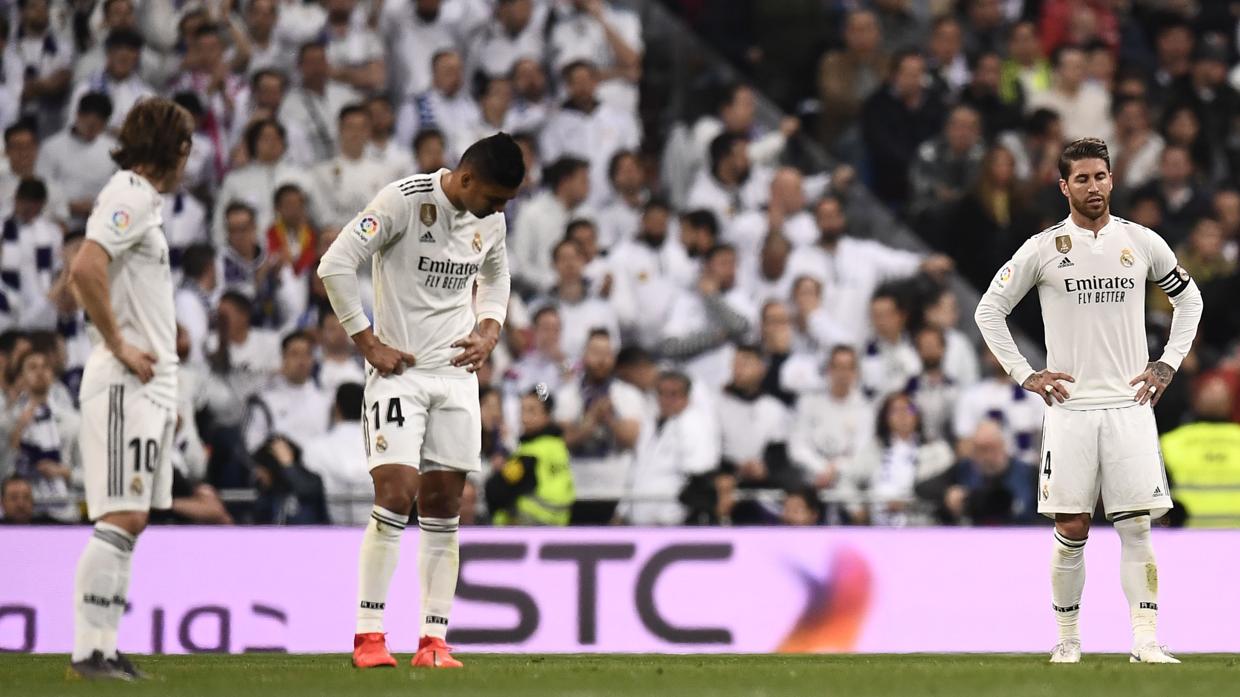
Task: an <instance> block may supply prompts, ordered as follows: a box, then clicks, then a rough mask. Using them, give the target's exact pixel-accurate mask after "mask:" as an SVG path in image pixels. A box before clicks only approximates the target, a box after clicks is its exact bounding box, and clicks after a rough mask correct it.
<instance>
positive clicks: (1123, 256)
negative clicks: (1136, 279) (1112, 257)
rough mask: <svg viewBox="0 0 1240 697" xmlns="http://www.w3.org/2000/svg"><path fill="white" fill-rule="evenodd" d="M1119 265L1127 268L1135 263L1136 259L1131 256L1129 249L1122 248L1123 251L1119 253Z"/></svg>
mask: <svg viewBox="0 0 1240 697" xmlns="http://www.w3.org/2000/svg"><path fill="white" fill-rule="evenodd" d="M1119 263H1121V264H1123V265H1124V266H1125V267H1129V266H1132V265H1133V264H1135V263H1137V258H1136V257H1134V256H1133V255H1132V250H1131V249H1129V248H1127V247H1124V251H1122V252H1120V253H1119Z"/></svg>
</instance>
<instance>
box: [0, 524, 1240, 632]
mask: <svg viewBox="0 0 1240 697" xmlns="http://www.w3.org/2000/svg"><path fill="white" fill-rule="evenodd" d="M89 534H90V533H89V530H88V529H87V528H85V527H79V528H61V529H56V528H9V529H0V560H2V562H0V651H35V652H65V651H68V650H69V649H70V646H71V643H72V639H73V627H72V624H73V615H72V601H71V592H72V585H73V574H74V568H75V565H76V562H77V556H78V553H79V551H80V550H81V547H82V545H83V544H85V542H86V540H87V537H88V536H89ZM414 535H416V531H413V530H411V531H410V532H409V534H407V535H406V537H405V541H404V549H403V551H402V554H403V557H402V563H401V566H400V567H399V569H398V571H397V573H396V578H395V580H394V582H393V584H392V593H391V597H390V599H389V602H388V608H387V629H388V632H389V641H390V642H391V645H392V648H393V649H394V650H399V651H403V652H408V651H410V650H411V649H412V648H413V647H414V646H415V645H416V642H417V631H418V622H417V614H418V613H417V598H418V588H417V573H416V572H417V569H416V565H415V562H414V560H415V554H416V551H417V540H416V539H414ZM461 537H462V549H461V556H462V567H461V581H460V585H459V588H458V599H457V604H456V607H455V609H454V611H453V617H452V623H453V624H452V632H451V634H450V635H449V641H450V643H452V644H453V645H454V646H456V647H458V649H460V650H462V651H511V652H590V651H597V652H650V653H690V652H740V653H764V652H780V651H789V652H850V651H851V652H914V651H917V652H922V651H924V652H946V651H1047V650H1049V649H1050V647H1051V646H1052V645H1053V644H1054V641H1055V625H1054V618H1053V617H1052V613H1051V610H1050V592H1049V588H1048V580H1047V574H1048V566H1049V561H1050V553H1051V552H1050V550H1051V545H1050V530H1049V529H1046V528H1039V529H1021V530H1011V529H1009V530H966V529H908V530H881V529H839V528H816V529H789V528H752V529H731V530H727V529H717V528H714V529H711V528H680V529H662V530H643V529H631V528H608V529H563V530H542V529H494V528H470V529H464V530H463V531H462V536H461ZM359 539H360V530H357V529H342V528H335V529H328V528H303V529H297V528H230V529H224V528H215V529H212V528H156V529H152V530H150V531H149V532H148V533H147V534H145V535H144V536H143V537H142V539H141V540H140V541H139V543H138V547H137V551H136V553H135V557H134V570H133V584H132V587H131V589H130V603H131V608H130V609H129V611H128V613H127V615H126V618H125V622H124V625H123V627H122V631H121V637H120V642H121V648H122V649H123V650H127V651H130V652H134V653H152V652H162V653H185V652H199V651H225V652H233V653H239V652H245V651H288V652H297V653H303V652H305V653H314V652H347V651H349V650H350V649H351V648H352V638H353V607H354V604H355V602H356V597H355V593H356V578H355V574H356V566H357V547H358V542H359ZM1154 543H1155V546H1156V549H1157V552H1158V558H1159V566H1160V571H1161V595H1160V598H1159V605H1160V609H1161V610H1162V620H1161V635H1162V636H1161V639H1162V640H1163V641H1165V643H1167V644H1168V645H1169V646H1171V647H1172V648H1173V649H1174V650H1176V651H1182V652H1192V651H1226V652H1232V651H1240V632H1237V631H1236V630H1235V627H1236V621H1237V618H1240V591H1237V579H1240V533H1233V532H1224V531H1219V532H1205V531H1201V532H1198V531H1192V532H1187V531H1185V532H1179V531H1158V532H1156V533H1155V540H1154ZM1086 559H1087V563H1088V565H1089V580H1088V583H1087V585H1086V589H1085V597H1084V601H1083V603H1082V606H1083V609H1082V634H1083V638H1084V644H1085V649H1086V650H1087V651H1109V652H1123V651H1127V650H1128V648H1129V646H1128V644H1129V633H1128V610H1127V603H1126V602H1125V601H1124V597H1123V594H1122V592H1121V590H1120V584H1119V577H1118V563H1119V545H1118V543H1117V541H1116V539H1115V536H1114V533H1113V532H1111V531H1110V530H1105V529H1098V530H1096V531H1095V532H1094V534H1093V536H1092V537H1091V539H1090V542H1089V547H1088V549H1087V551H1086Z"/></svg>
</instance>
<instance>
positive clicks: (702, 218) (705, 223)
mask: <svg viewBox="0 0 1240 697" xmlns="http://www.w3.org/2000/svg"><path fill="white" fill-rule="evenodd" d="M680 220H681V222H682V224H684V225H689V226H691V227H694V228H697V229H699V230H705V231H706V232H709V233H710V236H711V237H714V238H715V239H719V219H718V218H716V217H715V214H714V212H713V211H710V210H708V209H706V208H696V209H694V210H691V211H689V212H688V213H685V214H684V215H682V216H680Z"/></svg>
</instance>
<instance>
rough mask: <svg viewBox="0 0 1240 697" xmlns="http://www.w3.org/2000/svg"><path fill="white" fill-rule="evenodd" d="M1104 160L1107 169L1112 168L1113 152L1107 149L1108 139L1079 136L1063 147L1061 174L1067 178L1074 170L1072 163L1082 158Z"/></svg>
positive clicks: (1060, 165)
mask: <svg viewBox="0 0 1240 697" xmlns="http://www.w3.org/2000/svg"><path fill="white" fill-rule="evenodd" d="M1095 159H1097V160H1102V161H1103V162H1105V163H1106V165H1107V169H1108V170H1109V169H1111V154H1110V153H1109V152H1108V151H1107V144H1106V141H1104V140H1102V139H1101V138H1078V139H1076V140H1074V141H1072V142H1071V143H1068V147H1066V148H1064V149H1063V154H1062V155H1060V156H1059V176H1060V177H1061V178H1063V179H1067V178H1068V175H1069V174H1071V172H1072V163H1074V162H1079V161H1081V160H1095Z"/></svg>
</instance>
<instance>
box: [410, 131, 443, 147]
mask: <svg viewBox="0 0 1240 697" xmlns="http://www.w3.org/2000/svg"><path fill="white" fill-rule="evenodd" d="M428 140H438V141H439V142H440V144H443V143H444V137H443V131H440V130H439V129H438V128H423V129H422V130H420V131H418V134H417V135H415V136H414V137H413V151H414V152H417V151H418V150H419V149H420V148H421V147H422V144H423V143H425V142H426V141H428Z"/></svg>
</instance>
